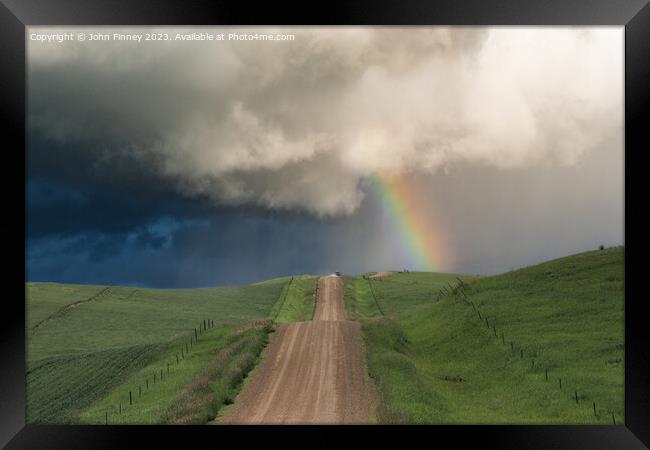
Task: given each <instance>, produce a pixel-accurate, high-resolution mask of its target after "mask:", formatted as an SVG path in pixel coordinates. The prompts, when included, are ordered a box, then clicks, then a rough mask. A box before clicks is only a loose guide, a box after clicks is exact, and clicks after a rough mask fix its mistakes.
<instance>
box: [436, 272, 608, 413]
mask: <svg viewBox="0 0 650 450" xmlns="http://www.w3.org/2000/svg"><path fill="white" fill-rule="evenodd" d="M457 280H458V283H456V285H452V284H451V283H448V287H447V286H444V287H443V288H441V289H440V290H439V291H438V292H437V296H436V302H438V301H440V300H441V298H444V297H448V296H452V295H453V296H454V298H460V300H461V301H462V302H463V303H464V304H466V305H468V306H471V307H472V309H473V310H474V312H475V313H476V316H477V318H478V320H479V322H480V323H482V324H485V326H486V328H487V329H488V332H489V333H490V335H493V337H494V338H495V339H497V341H500V342H501V344H502V345H509V346H510V351H511V352H512V353H513V354H517V353H519V359H520V360H524V359H525V358H526V357H528V358H530V370H535V369H536V368H537V369H538V370H539V371H540V372H541V369H542V368H543V369H544V370H543V374H544V381H545V382H549V381H550V376H549V373H550V372H549V368H548V367H542V366H540V365H539V364H537V366H536V365H535V358H536V357H538V356H539V355H538V354H537V352H526V349H525V348H524V346H523V345H518V344H517V342H515V341H514V340H509V341H508V344H506V336H505V333H504V332H503V331H501V332H500V333H499V330H498V329H497V326H496V323H497V321H496V320H495V318H494V317H488V316H487V315H486V314H481V310H480V307H479V305H476V304H474V303H473V302H472V301H471V300H470V299H469V298H468V297H467V293H466V292H465V286H466V283H465V282H464V281H463V280H462V279H461V278H459V277H458V278H457ZM458 294H460V295H458ZM461 295H462V297H461ZM517 350H519V352H517ZM567 381H568V380H567V379H566V378H564V379H563V378H562V377H558V384H557V386H558V387H559V390H560V391H562V392H565V391H566V390H567V389H568V383H567ZM563 382H564V384H563ZM573 386H574V388H573V392H571V393H570V399H571V401H575V404H576V405H580V404H581V402H580V397H579V395H578V387H577V382H574V384H573ZM587 404H588V403H587ZM588 406H589V407H590V408H591V409H592V410H593V414H594V416H595V417H596V418H599V417H602V414H603V411H602V410H601V413H600V415H599V411H598V408H597V406H596V402H595V401H592V402H591V405H589V404H588ZM604 413H605V414H607V413H609V414H607V415H608V416H609V415H611V419H612V423H613V424H616V416H615V414H614V412H613V411H611V410H609V411H604Z"/></svg>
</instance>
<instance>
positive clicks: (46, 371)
mask: <svg viewBox="0 0 650 450" xmlns="http://www.w3.org/2000/svg"><path fill="white" fill-rule="evenodd" d="M285 285H286V280H282V279H279V280H275V281H272V282H268V283H261V284H256V285H249V286H234V287H219V288H206V289H135V288H126V287H108V286H76V285H62V284H50V283H27V286H26V300H27V305H26V306H27V309H26V316H27V349H26V350H27V408H26V409H27V422H28V423H75V422H77V421H78V420H79V418H80V417H81V416H83V412H84V411H85V410H86V409H87V408H88V407H89V406H90V405H92V404H93V403H94V402H96V401H97V400H99V399H101V398H104V397H106V396H107V395H109V396H110V395H120V394H118V393H114V394H113V393H112V392H113V390H115V389H117V387H118V386H121V385H122V383H123V382H125V381H127V380H129V379H131V378H132V377H135V376H137V375H138V374H141V373H143V372H142V371H143V370H149V369H150V368H151V367H153V365H155V364H159V363H160V362H161V361H162V360H164V359H165V358H167V359H169V356H170V354H169V352H170V351H172V352H175V350H177V349H176V347H178V346H179V343H181V342H185V343H188V342H189V340H190V337H191V336H192V335H193V334H194V329H195V328H197V329H200V328H201V327H202V326H203V321H204V320H208V319H209V320H211V321H213V322H214V325H215V326H214V328H211V329H209V330H207V331H206V333H212V334H213V341H214V342H212V343H211V345H213V348H218V345H217V344H218V342H217V341H219V340H220V339H221V340H223V341H224V342H225V341H226V336H227V327H225V328H224V327H222V325H227V324H238V323H242V322H245V321H248V320H251V319H256V318H262V317H268V316H270V314H271V309H272V308H273V307H274V305H275V303H276V302H277V301H278V299H279V298H280V294H281V292H282V290H283V289H284V287H285ZM221 329H223V330H226V331H221V332H220V331H217V330H221ZM220 333H221V334H220ZM201 344H202V342H199V345H201ZM196 354H197V355H198V354H199V353H196ZM174 361H175V358H174ZM194 362H195V363H196V364H194V365H190V364H189V361H186V365H185V366H184V367H186V368H187V369H188V370H187V371H186V375H187V377H189V378H187V377H186V378H184V379H183V380H184V381H187V382H188V383H189V382H191V381H192V380H191V377H192V376H194V375H197V374H199V373H200V370H201V369H202V368H204V367H203V366H207V365H208V364H209V363H210V361H209V356H206V358H203V359H201V358H199V357H198V356H196V358H195V359H194ZM163 369H164V370H166V365H165V366H164V367H163ZM127 394H128V392H127ZM127 400H128V398H127ZM155 417H159V416H155ZM123 418H124V419H127V416H126V415H125V416H123ZM91 419H92V416H87V415H86V416H84V420H89V421H93V420H94V419H92V420H91ZM104 419H105V418H104ZM102 423H103V422H102Z"/></svg>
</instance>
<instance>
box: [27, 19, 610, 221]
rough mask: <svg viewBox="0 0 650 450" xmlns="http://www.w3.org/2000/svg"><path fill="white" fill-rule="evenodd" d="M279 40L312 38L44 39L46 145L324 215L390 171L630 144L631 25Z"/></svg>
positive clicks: (238, 197) (38, 130)
mask: <svg viewBox="0 0 650 450" xmlns="http://www.w3.org/2000/svg"><path fill="white" fill-rule="evenodd" d="M38 30H39V31H41V32H46V31H48V30H46V29H40V28H39V29H38ZM75 31H79V30H78V29H75ZM86 31H89V30H86ZM93 31H95V32H96V31H98V30H93ZM102 31H104V32H107V33H111V32H113V31H116V30H113V29H102ZM120 31H128V32H134V31H139V32H142V31H143V30H142V29H129V30H120ZM156 31H164V32H168V33H169V34H170V35H172V36H174V35H175V33H176V32H179V31H183V30H178V29H158V30H156ZM191 31H194V30H191ZM213 31H224V30H219V29H215V30H213ZM226 31H227V30H226ZM249 31H250V30H249ZM255 31H259V29H258V30H255ZM274 31H279V32H284V33H293V34H295V40H294V41H286V42H285V41H283V42H260V41H247V42H230V41H226V42H218V43H215V42H206V43H202V42H178V41H171V42H148V43H141V44H137V43H133V42H114V41H111V42H89V41H86V42H83V43H81V42H70V43H66V44H65V45H59V44H52V43H50V44H47V43H38V42H30V43H29V49H28V50H29V55H28V88H29V105H28V111H29V117H28V120H29V127H30V133H33V134H34V135H36V136H41V137H43V138H45V139H48V140H50V141H51V142H58V143H61V144H63V145H64V146H71V147H70V148H71V149H76V150H77V152H76V153H65V152H63V153H55V152H52V153H53V154H52V155H51V157H52V158H57V157H61V158H63V159H62V160H60V161H68V160H70V159H72V160H75V159H77V158H79V160H80V161H86V162H88V164H89V165H88V167H91V168H92V169H93V170H95V171H97V172H102V173H104V174H111V172H112V171H114V170H116V168H120V167H122V166H134V167H138V168H139V169H138V170H141V169H142V170H141V172H140V173H142V174H143V175H144V179H145V180H152V183H153V184H155V185H164V186H166V187H167V188H169V189H173V190H175V191H176V192H177V193H178V194H179V195H183V196H186V197H190V198H195V197H199V198H208V199H210V200H211V201H212V202H213V203H215V204H217V205H224V204H225V205H234V206H239V205H252V206H261V207H267V208H272V209H278V210H301V211H308V212H310V213H313V214H315V215H317V216H320V217H323V216H331V215H340V214H351V213H353V212H354V211H355V210H357V209H358V208H359V207H360V205H361V202H362V200H363V197H364V192H363V190H362V189H361V188H360V186H359V182H360V180H362V179H363V178H365V177H367V176H369V175H371V174H373V173H375V172H385V171H393V172H394V171H397V172H407V171H418V172H421V173H429V174H431V173H435V172H436V171H437V170H439V169H445V168H447V167H449V166H450V165H453V164H458V163H470V164H478V165H484V166H494V167H503V168H513V167H531V166H534V165H536V164H538V163H539V162H540V161H549V160H551V161H554V162H555V163H556V164H558V165H571V164H576V163H577V162H578V161H579V160H580V158H581V157H582V156H583V155H585V154H586V153H588V152H589V151H591V150H592V149H593V148H595V146H597V145H598V144H599V143H601V142H602V141H603V139H606V138H607V137H608V136H610V135H612V134H615V133H617V132H619V131H620V127H621V120H620V118H621V114H620V111H621V93H622V91H621V86H622V84H621V74H622V65H621V64H622V59H621V53H620V50H621V45H622V41H621V33H620V31H618V30H611V29H610V30H608V29H593V30H587V31H585V30H579V29H567V28H564V29H553V30H549V29H546V28H545V29H517V28H494V29H485V28H465V29H463V28H441V27H434V28H408V29H399V28H365V29H360V28H327V27H319V28H312V29H303V28H288V29H282V30H274ZM80 144H83V145H80ZM73 165H74V162H73ZM117 170H120V171H121V170H122V169H117ZM135 173H138V172H135ZM120 176H122V174H120Z"/></svg>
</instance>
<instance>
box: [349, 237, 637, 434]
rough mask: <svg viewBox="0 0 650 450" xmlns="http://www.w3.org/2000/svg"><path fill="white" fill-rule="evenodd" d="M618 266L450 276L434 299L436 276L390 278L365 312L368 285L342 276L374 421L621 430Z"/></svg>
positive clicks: (589, 262)
mask: <svg viewBox="0 0 650 450" xmlns="http://www.w3.org/2000/svg"><path fill="white" fill-rule="evenodd" d="M623 262H624V253H623V249H622V248H611V249H606V250H602V251H595V252H588V253H583V254H579V255H574V256H569V257H566V258H561V259H558V260H554V261H550V262H547V263H544V264H540V265H536V266H532V267H529V268H524V269H521V270H517V271H513V272H509V273H506V274H503V275H498V276H493V277H481V278H478V279H471V278H469V277H466V276H461V278H462V279H463V280H465V282H466V285H465V287H464V288H462V289H460V288H457V289H455V290H453V291H452V289H451V288H449V291H450V292H449V293H447V294H445V295H443V296H442V297H441V298H440V300H439V301H437V297H438V295H437V292H438V289H440V285H441V283H440V281H441V280H442V279H443V277H444V275H440V276H437V275H434V274H425V273H398V274H393V275H389V276H386V277H383V278H381V281H379V280H373V279H371V283H372V289H373V290H374V292H375V298H376V299H377V301H376V305H375V306H374V307H373V299H372V298H371V297H372V291H371V290H370V286H369V285H368V280H366V279H363V278H361V277H356V278H353V279H350V278H346V289H345V294H346V295H345V299H346V307H347V308H348V311H352V312H353V314H354V316H353V317H355V318H357V319H359V320H361V321H362V322H363V330H364V336H365V339H366V346H367V349H368V365H369V372H370V374H371V376H372V377H373V378H374V379H375V381H376V383H377V385H378V387H379V392H380V395H381V407H380V410H379V421H380V422H386V423H485V424H497V423H520V424H521V423H549V424H550V423H558V424H566V423H599V424H611V423H613V422H614V421H616V423H623V421H624V415H623V399H624V397H623V381H624V369H623V347H624V339H623V337H624V322H623V318H624V316H623V308H624V300H623V292H624V289H623V281H624V265H623ZM453 279H455V276H451V277H450V278H449V279H448V281H451V282H452V283H453ZM456 282H457V280H456ZM364 284H365V285H368V288H366V287H365V286H364ZM461 291H462V292H464V295H463V293H462V292H461ZM472 305H474V306H472ZM380 310H381V311H380ZM382 312H383V314H382ZM479 314H480V317H479ZM486 318H487V323H486V322H485V319H486ZM547 377H548V379H547ZM560 379H562V388H560ZM576 393H577V402H576ZM594 402H595V407H596V413H595V414H594Z"/></svg>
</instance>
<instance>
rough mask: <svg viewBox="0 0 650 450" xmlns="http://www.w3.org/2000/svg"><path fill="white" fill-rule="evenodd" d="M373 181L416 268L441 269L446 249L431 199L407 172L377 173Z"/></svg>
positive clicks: (373, 185) (425, 269)
mask: <svg viewBox="0 0 650 450" xmlns="http://www.w3.org/2000/svg"><path fill="white" fill-rule="evenodd" d="M370 181H371V184H370V185H371V186H372V188H373V190H374V191H375V193H376V194H377V196H378V198H379V199H380V202H381V205H382V207H383V209H384V211H385V212H386V213H387V214H388V215H389V216H390V218H391V222H392V223H393V225H394V227H395V231H396V233H397V234H398V235H399V238H400V240H401V242H402V245H403V246H404V248H405V249H406V250H407V252H408V254H409V256H410V258H411V260H412V262H413V264H414V266H415V268H416V269H417V270H422V271H431V272H434V271H438V270H440V265H441V264H442V263H443V261H444V260H445V252H444V251H443V248H442V245H441V243H440V239H439V235H440V234H441V230H440V227H438V226H437V225H436V224H435V223H434V221H433V220H432V219H431V214H430V203H431V202H430V200H428V199H425V198H423V195H422V191H421V190H420V189H417V187H416V186H414V185H413V183H411V182H409V180H408V177H407V176H405V175H386V174H375V175H373V176H371V177H370Z"/></svg>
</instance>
